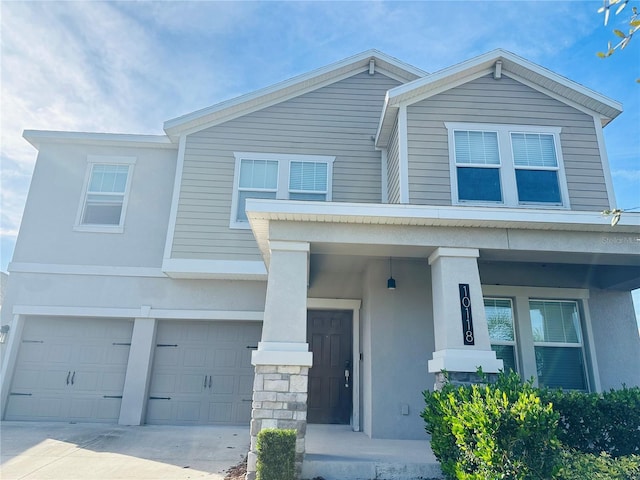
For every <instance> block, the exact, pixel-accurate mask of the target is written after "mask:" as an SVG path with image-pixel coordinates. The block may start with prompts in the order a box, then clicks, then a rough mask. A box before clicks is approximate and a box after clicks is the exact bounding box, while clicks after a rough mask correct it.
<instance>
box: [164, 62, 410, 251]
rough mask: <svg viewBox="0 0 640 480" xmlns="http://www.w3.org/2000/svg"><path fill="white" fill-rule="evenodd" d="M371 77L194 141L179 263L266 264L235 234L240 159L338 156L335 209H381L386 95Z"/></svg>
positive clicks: (177, 246) (243, 235)
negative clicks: (232, 222)
mask: <svg viewBox="0 0 640 480" xmlns="http://www.w3.org/2000/svg"><path fill="white" fill-rule="evenodd" d="M398 84H399V82H397V81H396V80H393V79H390V78H388V77H386V76H384V75H381V74H379V73H376V74H375V75H373V76H371V75H369V74H368V73H366V72H364V73H361V74H358V75H354V76H353V77H350V78H347V79H344V80H341V81H339V82H336V83H334V84H332V85H328V86H326V87H323V88H320V89H318V90H315V91H313V92H310V93H307V94H305V95H301V96H299V97H296V98H293V99H291V100H287V101H285V102H282V103H280V104H277V105H273V106H271V107H268V108H265V109H262V110H260V111H257V112H254V113H251V114H248V115H245V116H243V117H241V118H238V119H235V120H231V121H229V122H226V123H223V124H221V125H217V126H215V127H211V128H208V129H206V130H202V131H200V132H197V133H194V134H191V135H189V136H188V137H187V142H186V149H185V160H184V168H183V176H182V184H181V188H180V199H179V203H178V214H177V218H176V229H175V235H174V239H173V248H172V257H173V258H196V259H211V260H222V259H236V260H259V259H260V255H259V252H258V248H257V246H256V243H255V241H254V239H253V236H252V234H251V231H250V230H238V229H230V228H229V218H230V214H231V197H232V193H233V174H234V168H235V159H234V156H233V153H234V152H260V153H282V154H307V155H330V156H335V157H336V160H335V163H334V165H333V201H336V202H375V203H379V202H380V201H381V197H380V195H381V171H380V161H381V160H380V152H379V151H376V150H375V148H374V144H373V140H372V139H371V137H372V136H373V135H375V134H376V130H377V127H378V121H379V118H380V112H381V109H382V104H383V101H384V96H385V93H386V92H387V90H389V89H390V88H393V87H395V86H397V85H398Z"/></svg>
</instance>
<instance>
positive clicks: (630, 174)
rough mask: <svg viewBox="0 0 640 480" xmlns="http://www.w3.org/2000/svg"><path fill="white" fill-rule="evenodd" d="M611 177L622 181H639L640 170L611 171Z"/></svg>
mask: <svg viewBox="0 0 640 480" xmlns="http://www.w3.org/2000/svg"><path fill="white" fill-rule="evenodd" d="M611 175H613V176H614V177H617V178H620V179H622V180H628V181H633V182H638V181H640V170H612V171H611Z"/></svg>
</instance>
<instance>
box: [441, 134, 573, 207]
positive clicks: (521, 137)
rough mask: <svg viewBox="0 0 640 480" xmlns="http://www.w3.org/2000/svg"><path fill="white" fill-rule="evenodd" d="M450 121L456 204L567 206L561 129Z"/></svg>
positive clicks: (453, 186) (453, 195)
mask: <svg viewBox="0 0 640 480" xmlns="http://www.w3.org/2000/svg"><path fill="white" fill-rule="evenodd" d="M446 126H447V129H448V130H449V143H450V152H451V178H452V201H453V203H456V204H465V203H474V204H488V205H505V206H538V207H539V206H545V207H549V206H551V207H568V193H567V187H566V181H565V178H564V173H563V170H562V161H561V160H562V159H561V154H560V149H559V134H560V129H559V128H555V127H530V126H515V125H493V124H492V125H488V124H487V125H483V124H459V123H447V124H446Z"/></svg>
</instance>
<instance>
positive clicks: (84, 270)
mask: <svg viewBox="0 0 640 480" xmlns="http://www.w3.org/2000/svg"><path fill="white" fill-rule="evenodd" d="M8 270H9V272H11V273H36V274H45V275H87V276H99V277H103V276H104V277H158V278H165V277H166V275H165V274H164V273H162V270H161V269H160V268H159V267H124V266H112V265H70V264H53V263H28V262H12V263H10V264H9V267H8Z"/></svg>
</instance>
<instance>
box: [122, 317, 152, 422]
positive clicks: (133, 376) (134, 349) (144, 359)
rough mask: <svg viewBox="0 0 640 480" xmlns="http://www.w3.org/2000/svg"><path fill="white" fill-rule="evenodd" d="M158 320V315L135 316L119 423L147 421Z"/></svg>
mask: <svg viewBox="0 0 640 480" xmlns="http://www.w3.org/2000/svg"><path fill="white" fill-rule="evenodd" d="M157 323H158V322H157V321H156V319H155V318H136V319H135V320H134V323H133V334H132V336H131V347H130V349H129V361H128V362H127V373H126V375H125V379H124V388H123V391H122V404H121V407H120V418H119V419H118V424H119V425H142V424H143V423H144V418H145V413H146V407H147V396H148V393H149V383H150V382H151V366H152V364H153V353H154V351H155V347H156V326H157Z"/></svg>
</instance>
